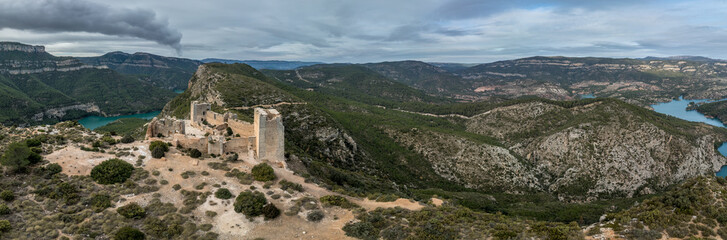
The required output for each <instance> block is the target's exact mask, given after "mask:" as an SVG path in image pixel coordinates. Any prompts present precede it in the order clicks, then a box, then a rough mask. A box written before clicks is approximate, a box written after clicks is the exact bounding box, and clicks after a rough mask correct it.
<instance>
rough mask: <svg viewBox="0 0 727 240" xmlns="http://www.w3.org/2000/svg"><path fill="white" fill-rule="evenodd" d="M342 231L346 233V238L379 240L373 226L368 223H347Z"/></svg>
mask: <svg viewBox="0 0 727 240" xmlns="http://www.w3.org/2000/svg"><path fill="white" fill-rule="evenodd" d="M343 231H344V232H346V236H349V237H355V238H359V239H379V233H378V232H377V230H376V228H374V225H372V224H371V223H369V222H355V223H348V224H346V225H345V226H343Z"/></svg>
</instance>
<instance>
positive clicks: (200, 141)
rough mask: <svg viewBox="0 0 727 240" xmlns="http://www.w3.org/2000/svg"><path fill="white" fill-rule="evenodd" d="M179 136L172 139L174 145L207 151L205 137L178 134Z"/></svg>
mask: <svg viewBox="0 0 727 240" xmlns="http://www.w3.org/2000/svg"><path fill="white" fill-rule="evenodd" d="M178 136H180V137H176V136H175V139H174V141H173V143H174V144H175V145H176V146H179V147H182V148H193V149H197V150H199V151H200V152H203V153H207V150H208V149H207V145H208V142H207V138H189V137H186V136H183V135H178Z"/></svg>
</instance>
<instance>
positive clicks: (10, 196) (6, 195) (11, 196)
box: [0, 190, 15, 202]
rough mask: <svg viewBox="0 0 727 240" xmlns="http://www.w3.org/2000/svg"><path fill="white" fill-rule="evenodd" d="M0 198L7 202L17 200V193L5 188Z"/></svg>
mask: <svg viewBox="0 0 727 240" xmlns="http://www.w3.org/2000/svg"><path fill="white" fill-rule="evenodd" d="M0 199H2V200H5V201H6V202H10V201H13V200H15V193H13V191H10V190H4V191H2V192H0Z"/></svg>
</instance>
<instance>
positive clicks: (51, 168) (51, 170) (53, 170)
mask: <svg viewBox="0 0 727 240" xmlns="http://www.w3.org/2000/svg"><path fill="white" fill-rule="evenodd" d="M43 170H44V172H45V175H46V176H47V177H51V176H53V175H56V174H58V173H61V172H62V171H63V168H62V167H61V165H59V164H58V163H51V164H48V165H47V166H45V168H44V169H43Z"/></svg>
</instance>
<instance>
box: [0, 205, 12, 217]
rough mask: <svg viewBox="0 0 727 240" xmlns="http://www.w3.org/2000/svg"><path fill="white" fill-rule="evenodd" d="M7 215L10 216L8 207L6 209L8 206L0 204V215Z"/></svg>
mask: <svg viewBox="0 0 727 240" xmlns="http://www.w3.org/2000/svg"><path fill="white" fill-rule="evenodd" d="M8 214H10V207H8V205H7V204H5V203H2V204H0V215H8Z"/></svg>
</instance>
